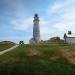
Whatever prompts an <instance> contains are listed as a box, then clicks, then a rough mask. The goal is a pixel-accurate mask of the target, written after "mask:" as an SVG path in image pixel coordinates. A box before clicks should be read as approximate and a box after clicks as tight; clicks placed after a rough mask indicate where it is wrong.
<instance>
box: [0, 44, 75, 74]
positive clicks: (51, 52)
mask: <svg viewBox="0 0 75 75" xmlns="http://www.w3.org/2000/svg"><path fill="white" fill-rule="evenodd" d="M67 47H70V46H49V45H40V46H31V45H21V46H19V47H18V48H16V49H15V50H13V51H11V52H9V53H6V54H4V55H2V56H0V75H75V65H72V64H70V63H69V62H68V61H67V60H66V59H65V58H63V57H62V56H61V54H60V49H64V48H67Z"/></svg>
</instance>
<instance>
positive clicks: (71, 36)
mask: <svg viewBox="0 0 75 75" xmlns="http://www.w3.org/2000/svg"><path fill="white" fill-rule="evenodd" d="M64 43H67V44H75V33H71V31H68V33H65V34H64Z"/></svg>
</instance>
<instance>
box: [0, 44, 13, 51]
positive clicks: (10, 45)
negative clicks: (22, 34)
mask: <svg viewBox="0 0 75 75" xmlns="http://www.w3.org/2000/svg"><path fill="white" fill-rule="evenodd" d="M12 46H14V45H13V44H0V51H3V50H5V49H8V48H10V47H12Z"/></svg>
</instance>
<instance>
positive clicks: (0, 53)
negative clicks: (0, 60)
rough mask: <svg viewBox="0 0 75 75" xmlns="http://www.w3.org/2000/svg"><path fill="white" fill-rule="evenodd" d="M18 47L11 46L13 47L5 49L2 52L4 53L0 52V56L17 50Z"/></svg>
mask: <svg viewBox="0 0 75 75" xmlns="http://www.w3.org/2000/svg"><path fill="white" fill-rule="evenodd" d="M18 46H19V45H15V46H13V47H11V48H9V49H6V50H4V51H1V52H0V55H3V54H5V53H7V52H9V51H11V50H13V49H15V48H17V47H18Z"/></svg>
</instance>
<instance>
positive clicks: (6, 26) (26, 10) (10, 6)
mask: <svg viewBox="0 0 75 75" xmlns="http://www.w3.org/2000/svg"><path fill="white" fill-rule="evenodd" d="M35 13H38V15H39V19H40V25H39V26H40V36H41V37H40V38H41V40H48V39H49V38H51V37H55V36H59V37H61V38H63V35H64V33H67V32H68V31H69V30H71V31H72V32H73V33H75V0H0V41H13V42H15V43H18V42H19V41H20V40H23V41H24V42H25V43H28V42H29V40H30V39H31V38H32V37H33V36H32V34H33V19H34V18H33V17H34V14H35Z"/></svg>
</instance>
